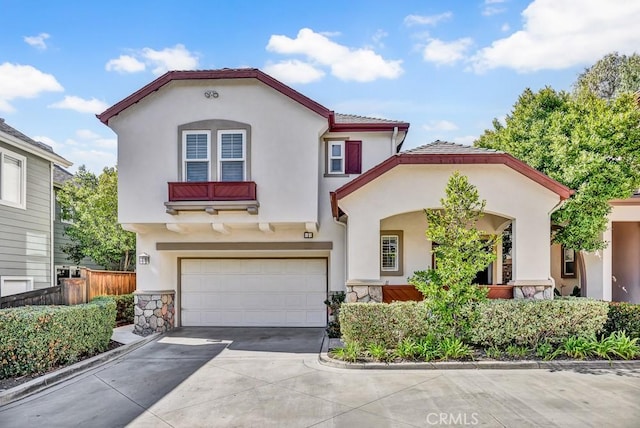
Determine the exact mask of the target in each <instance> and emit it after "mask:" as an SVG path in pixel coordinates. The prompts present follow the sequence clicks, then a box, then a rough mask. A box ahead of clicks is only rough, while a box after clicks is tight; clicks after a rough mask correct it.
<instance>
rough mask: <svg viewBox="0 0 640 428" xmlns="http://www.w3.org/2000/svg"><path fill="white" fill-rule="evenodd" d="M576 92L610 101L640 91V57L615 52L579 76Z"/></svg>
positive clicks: (575, 86) (575, 87)
mask: <svg viewBox="0 0 640 428" xmlns="http://www.w3.org/2000/svg"><path fill="white" fill-rule="evenodd" d="M573 87H574V92H575V93H580V92H584V91H589V92H592V93H594V94H595V95H596V96H597V97H599V98H604V99H606V100H610V99H613V98H616V97H618V96H619V95H621V94H623V93H627V92H636V91H638V90H640V55H638V54H636V53H634V54H632V55H630V56H626V55H620V54H618V52H613V53H610V54H608V55H605V56H604V57H603V58H602V59H600V60H599V61H598V62H596V63H595V64H594V65H592V66H591V67H589V68H587V69H585V70H584V72H582V73H581V74H580V76H578V79H577V81H576V82H575V83H574V85H573Z"/></svg>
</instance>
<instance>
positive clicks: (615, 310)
mask: <svg viewBox="0 0 640 428" xmlns="http://www.w3.org/2000/svg"><path fill="white" fill-rule="evenodd" d="M614 331H624V332H626V333H627V336H629V337H630V338H632V339H633V338H636V337H637V338H640V305H637V304H633V303H617V302H616V303H614V302H611V303H609V318H608V319H607V323H606V324H605V326H604V334H605V335H607V336H608V335H609V334H611V333H613V332H614Z"/></svg>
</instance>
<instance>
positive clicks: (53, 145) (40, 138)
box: [32, 135, 60, 151]
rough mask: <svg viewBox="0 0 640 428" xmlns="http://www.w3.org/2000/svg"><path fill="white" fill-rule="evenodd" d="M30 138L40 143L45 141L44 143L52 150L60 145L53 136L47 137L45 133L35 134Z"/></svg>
mask: <svg viewBox="0 0 640 428" xmlns="http://www.w3.org/2000/svg"><path fill="white" fill-rule="evenodd" d="M32 138H33V139H34V140H36V141H40V142H41V143H45V144H46V145H48V146H51V148H52V149H53V150H54V151H56V150H57V149H58V148H59V147H60V144H58V143H57V142H56V141H55V140H54V139H53V138H50V137H47V136H45V135H36V136H35V137H32Z"/></svg>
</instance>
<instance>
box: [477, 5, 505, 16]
mask: <svg viewBox="0 0 640 428" xmlns="http://www.w3.org/2000/svg"><path fill="white" fill-rule="evenodd" d="M506 11H507V9H506V8H504V7H495V6H486V7H485V8H484V9H482V15H484V16H493V15H498V14H501V13H504V12H506Z"/></svg>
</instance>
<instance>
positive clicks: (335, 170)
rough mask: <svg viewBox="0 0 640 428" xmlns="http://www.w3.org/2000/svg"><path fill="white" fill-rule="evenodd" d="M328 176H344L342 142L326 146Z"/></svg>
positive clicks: (331, 142)
mask: <svg viewBox="0 0 640 428" xmlns="http://www.w3.org/2000/svg"><path fill="white" fill-rule="evenodd" d="M327 155H328V156H327V160H328V171H327V173H328V174H344V158H345V156H344V141H329V142H328V144H327Z"/></svg>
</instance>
